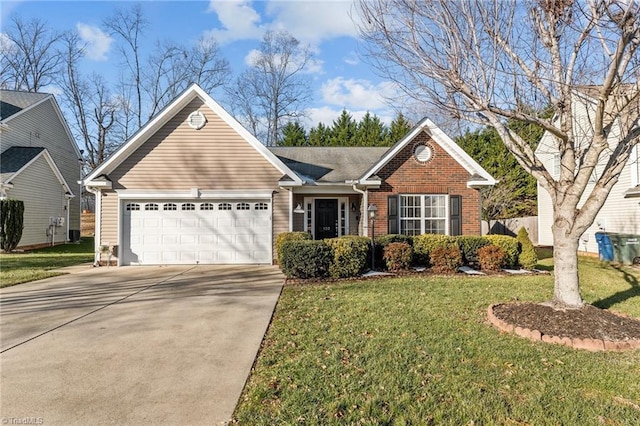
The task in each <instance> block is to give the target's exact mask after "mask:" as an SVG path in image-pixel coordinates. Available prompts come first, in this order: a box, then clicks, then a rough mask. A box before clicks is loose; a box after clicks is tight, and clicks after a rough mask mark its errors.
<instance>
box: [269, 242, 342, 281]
mask: <svg viewBox="0 0 640 426" xmlns="http://www.w3.org/2000/svg"><path fill="white" fill-rule="evenodd" d="M281 252H282V255H281V260H280V269H282V273H283V274H284V275H285V276H286V277H287V278H323V277H326V276H328V275H329V267H330V265H331V258H332V256H331V254H332V253H331V247H329V246H328V245H327V244H326V243H325V242H324V241H313V240H295V239H294V240H291V241H286V242H284V243H283V244H282V247H281Z"/></svg>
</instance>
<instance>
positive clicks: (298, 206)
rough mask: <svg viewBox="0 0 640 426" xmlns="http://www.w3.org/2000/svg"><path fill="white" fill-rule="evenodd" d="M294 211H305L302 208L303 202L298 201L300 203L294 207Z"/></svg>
mask: <svg viewBox="0 0 640 426" xmlns="http://www.w3.org/2000/svg"><path fill="white" fill-rule="evenodd" d="M293 212H294V213H300V214H302V213H304V210H303V209H302V204H300V203H298V205H297V206H296V208H295V209H293Z"/></svg>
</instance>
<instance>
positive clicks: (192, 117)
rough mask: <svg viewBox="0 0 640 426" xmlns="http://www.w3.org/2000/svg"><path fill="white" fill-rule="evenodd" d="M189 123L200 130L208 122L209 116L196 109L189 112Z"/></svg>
mask: <svg viewBox="0 0 640 426" xmlns="http://www.w3.org/2000/svg"><path fill="white" fill-rule="evenodd" d="M187 123H189V126H191V127H192V128H194V129H196V130H200V129H202V128H203V127H204V125H205V124H206V123H207V118H206V117H205V116H204V114H203V113H201V112H200V111H194V112H192V113H191V114H189V118H187Z"/></svg>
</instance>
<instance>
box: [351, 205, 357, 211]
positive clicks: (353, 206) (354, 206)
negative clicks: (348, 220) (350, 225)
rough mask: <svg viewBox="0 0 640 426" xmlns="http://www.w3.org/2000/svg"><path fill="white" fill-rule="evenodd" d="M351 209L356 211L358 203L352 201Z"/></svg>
mask: <svg viewBox="0 0 640 426" xmlns="http://www.w3.org/2000/svg"><path fill="white" fill-rule="evenodd" d="M351 211H352V212H354V213H355V212H356V203H351Z"/></svg>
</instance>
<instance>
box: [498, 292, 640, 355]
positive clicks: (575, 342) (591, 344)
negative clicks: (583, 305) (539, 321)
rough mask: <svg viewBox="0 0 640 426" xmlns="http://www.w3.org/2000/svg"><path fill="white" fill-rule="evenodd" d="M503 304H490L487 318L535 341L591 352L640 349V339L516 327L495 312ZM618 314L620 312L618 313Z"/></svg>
mask: <svg viewBox="0 0 640 426" xmlns="http://www.w3.org/2000/svg"><path fill="white" fill-rule="evenodd" d="M498 305H502V303H497V304H494V305H491V306H489V308H488V309H487V318H488V320H489V322H490V323H491V324H492V325H493V326H494V327H496V328H497V329H498V330H500V331H504V332H505V333H515V334H517V335H518V336H520V337H524V338H526V339H529V340H532V341H534V342H540V341H542V342H544V343H554V344H557V345H563V346H569V347H571V348H574V349H584V350H587V351H591V352H599V351H618V352H622V351H628V350H633V349H640V339H632V340H618V341H613V340H602V339H578V338H576V339H571V338H569V337H559V336H551V335H547V334H542V333H541V332H540V331H539V330H531V329H529V328H524V327H516V326H514V325H513V324H509V323H508V322H506V321H504V320H501V319H500V318H498V317H496V316H495V314H494V313H493V308H494V307H495V306H498ZM616 315H618V314H616Z"/></svg>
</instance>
